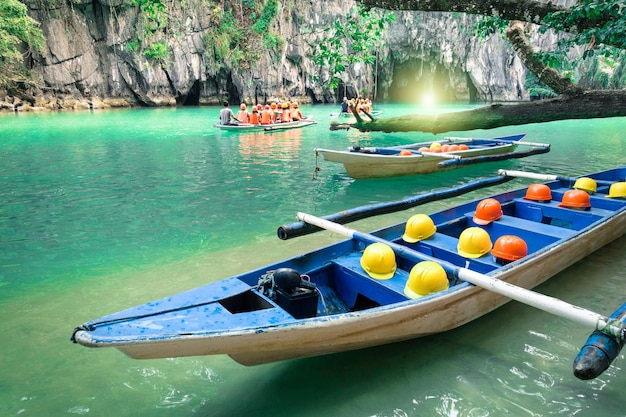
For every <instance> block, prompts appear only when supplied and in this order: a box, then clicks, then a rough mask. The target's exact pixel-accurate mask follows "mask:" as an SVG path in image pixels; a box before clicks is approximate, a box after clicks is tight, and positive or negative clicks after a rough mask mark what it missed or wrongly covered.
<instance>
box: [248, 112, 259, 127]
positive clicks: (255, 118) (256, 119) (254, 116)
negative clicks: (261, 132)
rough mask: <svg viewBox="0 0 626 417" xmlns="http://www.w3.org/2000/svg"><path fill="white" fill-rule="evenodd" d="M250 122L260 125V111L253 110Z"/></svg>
mask: <svg viewBox="0 0 626 417" xmlns="http://www.w3.org/2000/svg"><path fill="white" fill-rule="evenodd" d="M250 123H252V124H253V125H258V124H259V113H258V112H255V111H253V112H252V114H251V115H250Z"/></svg>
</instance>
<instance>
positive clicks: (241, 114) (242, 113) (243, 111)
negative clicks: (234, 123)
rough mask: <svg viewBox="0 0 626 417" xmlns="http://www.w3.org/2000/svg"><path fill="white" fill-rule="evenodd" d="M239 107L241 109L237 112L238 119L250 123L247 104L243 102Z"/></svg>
mask: <svg viewBox="0 0 626 417" xmlns="http://www.w3.org/2000/svg"><path fill="white" fill-rule="evenodd" d="M239 108H240V109H241V110H239V113H237V119H238V120H239V121H240V122H241V123H250V115H249V114H248V111H247V110H246V104H245V103H241V106H239Z"/></svg>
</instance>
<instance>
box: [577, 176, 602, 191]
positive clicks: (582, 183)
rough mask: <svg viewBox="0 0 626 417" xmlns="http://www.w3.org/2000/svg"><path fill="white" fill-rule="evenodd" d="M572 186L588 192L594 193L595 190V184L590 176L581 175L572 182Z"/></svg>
mask: <svg viewBox="0 0 626 417" xmlns="http://www.w3.org/2000/svg"><path fill="white" fill-rule="evenodd" d="M574 188H575V189H577V190H583V191H587V192H588V193H595V192H596V190H597V184H596V182H595V181H594V180H593V179H591V178H588V177H581V178H578V179H577V180H576V182H575V183H574Z"/></svg>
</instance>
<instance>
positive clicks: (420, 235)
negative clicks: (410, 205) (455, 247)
mask: <svg viewBox="0 0 626 417" xmlns="http://www.w3.org/2000/svg"><path fill="white" fill-rule="evenodd" d="M436 231H437V227H436V226H435V223H433V221H432V219H431V218H430V217H429V216H428V215H426V214H416V215H414V216H411V217H410V218H409V220H408V221H407V222H406V227H405V230H404V234H403V235H402V240H404V241H405V242H409V243H415V242H419V241H420V240H424V239H428V238H429V237H431V236H432V235H433V234H435V232H436Z"/></svg>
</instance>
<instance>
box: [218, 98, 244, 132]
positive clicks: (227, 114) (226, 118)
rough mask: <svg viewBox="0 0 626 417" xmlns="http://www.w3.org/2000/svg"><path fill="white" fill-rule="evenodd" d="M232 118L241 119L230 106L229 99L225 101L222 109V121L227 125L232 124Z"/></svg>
mask: <svg viewBox="0 0 626 417" xmlns="http://www.w3.org/2000/svg"><path fill="white" fill-rule="evenodd" d="M232 119H235V120H237V121H239V119H237V118H236V117H235V114H234V113H233V111H232V110H231V109H230V107H228V101H224V108H223V109H222V110H220V123H221V124H222V125H224V126H227V125H229V124H230V121H231V120H232Z"/></svg>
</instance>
